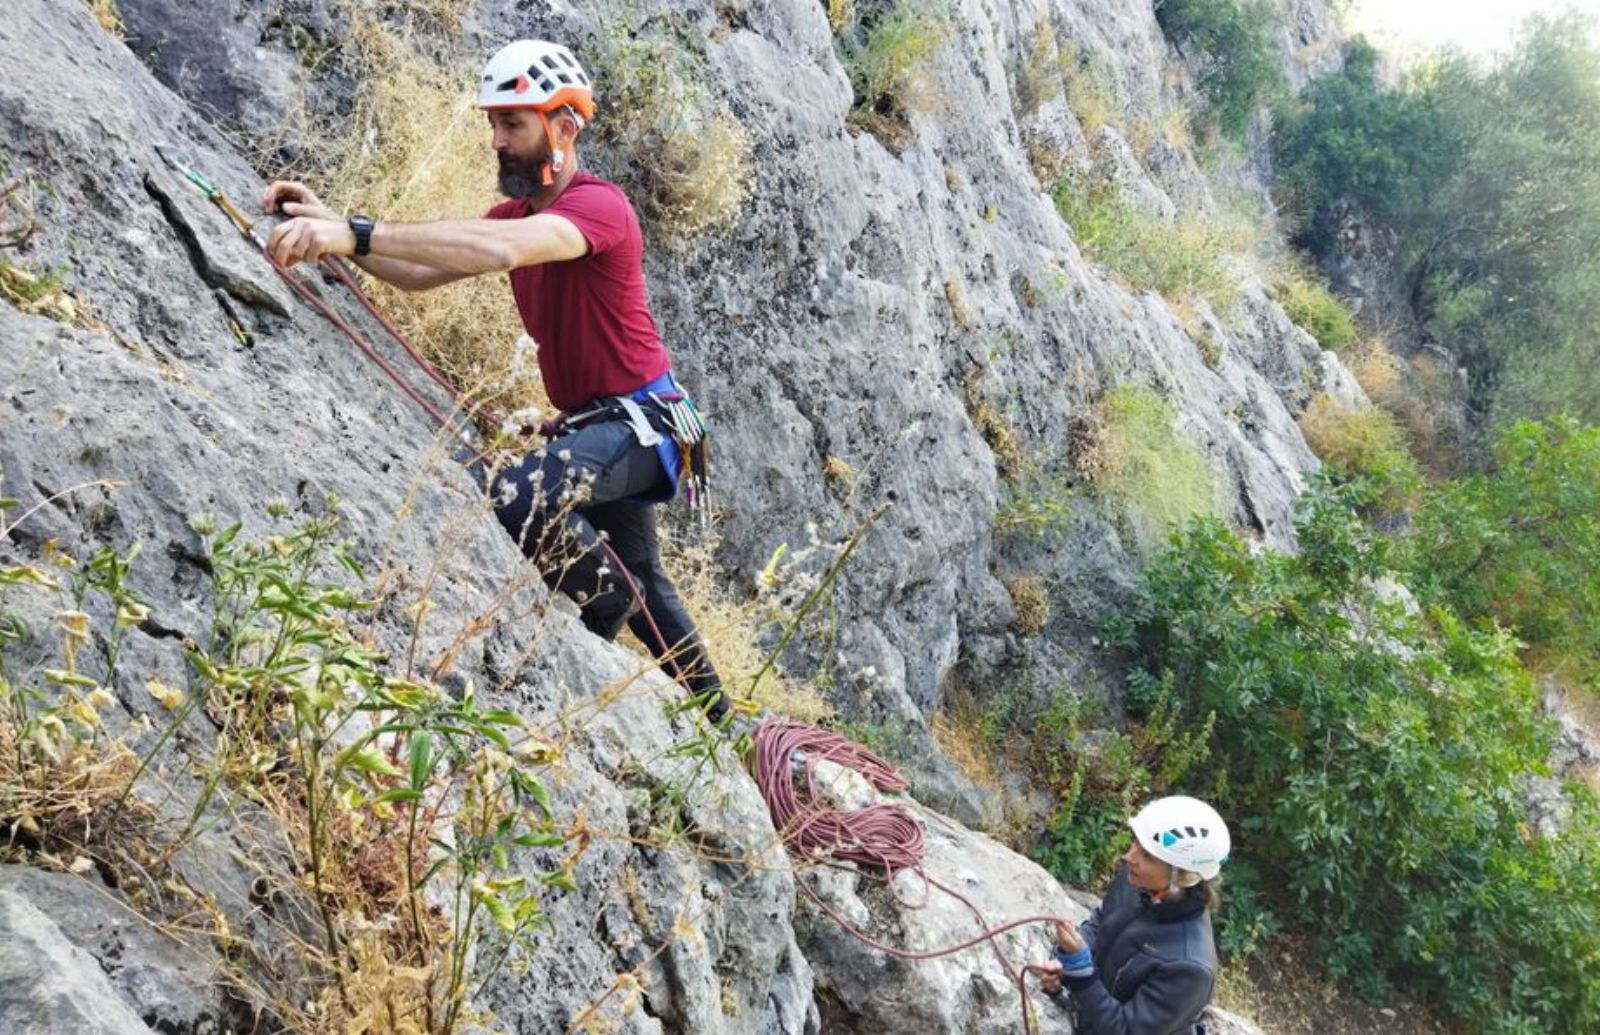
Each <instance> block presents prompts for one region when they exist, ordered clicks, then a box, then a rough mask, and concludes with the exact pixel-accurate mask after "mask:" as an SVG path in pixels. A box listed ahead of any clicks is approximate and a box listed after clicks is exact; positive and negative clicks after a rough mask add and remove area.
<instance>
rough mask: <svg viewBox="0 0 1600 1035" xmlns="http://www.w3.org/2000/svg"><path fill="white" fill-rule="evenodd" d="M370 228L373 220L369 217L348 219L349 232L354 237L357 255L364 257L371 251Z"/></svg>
mask: <svg viewBox="0 0 1600 1035" xmlns="http://www.w3.org/2000/svg"><path fill="white" fill-rule="evenodd" d="M372 227H373V219H372V217H371V216H351V217H350V230H351V232H352V233H354V234H355V235H356V254H357V255H365V254H367V253H368V252H370V251H372Z"/></svg>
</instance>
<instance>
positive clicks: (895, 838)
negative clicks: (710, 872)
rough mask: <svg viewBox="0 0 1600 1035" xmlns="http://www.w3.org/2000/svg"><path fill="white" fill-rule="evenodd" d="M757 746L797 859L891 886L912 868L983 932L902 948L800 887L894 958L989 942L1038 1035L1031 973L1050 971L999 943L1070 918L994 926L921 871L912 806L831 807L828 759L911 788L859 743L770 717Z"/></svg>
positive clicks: (761, 774)
mask: <svg viewBox="0 0 1600 1035" xmlns="http://www.w3.org/2000/svg"><path fill="white" fill-rule="evenodd" d="M754 744H755V746H754V750H753V751H752V753H751V767H752V769H753V774H752V775H753V776H754V777H755V781H756V786H758V787H759V788H760V789H761V795H762V797H764V798H765V799H766V801H767V808H768V810H769V811H770V812H771V814H772V824H773V826H774V827H776V828H777V829H778V832H779V835H780V836H781V837H782V838H783V843H784V846H785V847H786V848H787V849H788V850H789V852H790V854H791V855H793V856H795V857H796V858H798V859H801V860H804V861H807V862H819V861H822V860H826V859H829V858H837V859H846V860H849V861H851V862H853V863H855V864H856V865H857V867H858V872H860V873H861V875H862V876H865V877H869V878H872V879H877V880H882V881H884V882H885V883H888V882H891V881H893V879H894V877H895V875H896V874H898V873H900V872H902V871H905V870H913V871H915V872H916V873H917V874H918V875H919V876H920V877H922V879H923V880H924V881H925V882H926V883H927V884H928V886H930V887H935V888H938V889H939V890H940V891H943V892H944V893H945V894H947V895H949V896H951V897H952V898H954V899H956V900H957V901H958V902H960V903H962V904H963V905H965V906H966V907H967V909H969V910H970V911H971V912H972V914H973V915H974V916H975V917H977V918H978V924H979V926H980V927H981V928H982V930H981V931H980V932H979V933H978V934H977V935H975V936H973V937H972V938H969V939H967V940H966V941H964V942H961V943H959V944H956V945H948V946H945V947H943V948H939V949H929V950H925V951H914V950H908V949H901V948H897V947H896V946H893V945H888V944H886V943H884V942H881V941H878V940H877V939H875V938H873V937H872V936H871V935H869V934H867V933H866V932H865V931H863V930H861V929H860V928H858V927H856V926H855V925H854V924H852V923H851V922H850V921H849V920H847V919H846V918H845V917H844V916H842V915H841V914H840V913H839V912H838V911H837V910H836V909H834V908H833V907H832V906H830V905H828V903H827V902H825V901H823V899H822V896H820V895H819V894H817V892H816V891H815V890H813V889H812V888H811V887H810V886H809V885H808V884H807V883H806V882H805V880H804V879H800V878H798V877H797V879H796V880H795V883H796V884H797V885H798V886H799V888H800V890H801V891H802V892H803V893H804V894H805V896H806V897H807V898H809V899H810V900H811V901H812V903H814V904H815V905H816V907H817V908H818V909H820V910H821V911H822V912H823V913H824V914H825V915H827V916H828V917H829V918H830V919H832V920H833V921H834V922H835V923H837V924H838V925H839V926H840V927H842V928H844V930H845V931H846V932H847V933H849V934H850V935H851V936H852V937H854V938H855V939H857V940H858V941H860V942H861V943H862V944H864V945H866V946H868V947H870V948H873V949H876V950H878V951H879V952H882V953H885V954H887V955H889V956H893V957H894V958H896V959H901V960H908V961H915V960H931V959H938V958H940V957H942V956H950V955H953V954H955V953H958V952H962V951H964V950H966V949H971V948H974V947H976V946H979V945H983V944H985V943H989V944H990V945H991V946H992V947H993V948H994V951H995V954H996V955H997V956H998V957H999V959H1000V963H1001V966H1002V967H1004V968H1005V970H1006V972H1007V973H1008V974H1009V975H1010V976H1011V978H1012V980H1013V981H1015V982H1016V985H1017V991H1018V992H1019V993H1020V994H1021V996H1022V1030H1023V1031H1024V1032H1026V1033H1028V1035H1032V1032H1033V1030H1034V1027H1033V1014H1032V1010H1031V1009H1030V1002H1029V997H1028V986H1027V981H1026V975H1027V974H1028V973H1030V972H1031V973H1035V974H1040V973H1044V972H1045V971H1044V968H1042V967H1038V966H1035V965H1032V964H1027V965H1024V966H1022V967H1016V966H1013V965H1012V963H1011V962H1010V960H1009V959H1008V958H1007V957H1006V955H1005V952H1004V951H1003V950H1002V949H1001V947H1000V944H999V942H998V941H996V939H997V938H998V937H999V936H1000V935H1002V934H1004V933H1006V932H1007V931H1011V930H1015V929H1016V928H1019V927H1026V926H1028V925H1029V924H1038V923H1047V924H1048V923H1055V922H1056V921H1058V920H1063V919H1066V918H1064V917H1057V916H1030V917H1025V918H1023V919H1021V920H1012V921H1010V922H1008V923H1004V924H1000V925H999V926H996V927H990V926H988V921H986V920H985V919H984V916H983V913H982V911H980V910H979V909H978V907H977V906H976V905H975V904H974V903H973V902H972V900H971V899H969V898H968V897H967V896H965V895H963V894H962V893H961V892H959V891H957V890H955V889H954V888H952V887H949V886H948V885H945V884H942V883H940V882H939V881H937V880H935V879H933V878H932V877H930V876H928V874H927V872H926V871H925V870H924V869H923V866H922V858H923V855H924V853H925V851H926V848H927V845H926V841H925V840H924V838H923V835H922V827H921V825H920V824H919V823H918V822H917V821H916V819H915V818H914V817H913V816H912V815H911V812H910V810H909V809H907V808H906V807H905V806H903V805H897V804H893V803H886V802H880V803H877V804H873V805H869V806H867V807H866V808H863V809H857V810H855V811H853V812H841V811H839V810H838V809H835V808H833V807H832V806H830V805H828V804H826V802H825V800H824V799H823V798H822V796H821V795H820V794H819V793H818V789H817V767H818V765H819V764H820V763H822V762H824V761H827V762H833V763H835V764H837V765H841V766H844V767H845V768H847V769H852V770H854V771H856V772H858V773H860V774H861V775H862V776H864V777H866V778H867V780H869V781H871V783H872V785H873V786H874V787H876V788H877V789H878V790H880V791H884V792H887V793H895V792H899V791H903V790H906V789H907V788H908V787H909V786H910V784H909V783H908V782H907V781H906V779H905V777H903V776H901V775H900V773H899V772H898V771H897V770H896V769H895V768H894V767H893V766H892V765H890V764H889V763H888V762H886V761H884V760H883V759H882V758H880V757H879V756H877V755H876V754H874V753H872V752H871V751H869V750H867V749H866V748H864V747H862V746H861V745H859V744H856V743H853V742H852V741H849V740H847V739H845V738H844V737H842V736H840V735H839V734H837V733H833V732H830V731H828V730H824V729H819V728H817V727H815V726H808V725H805V724H804V723H798V722H789V721H787V720H783V719H769V720H768V721H766V722H764V723H762V724H761V726H760V727H758V728H757V729H756V732H755V737H754ZM797 758H798V759H803V760H804V770H803V772H804V793H802V791H801V789H800V787H797V783H798V782H799V781H798V780H797V777H796V774H795V766H794V762H795V761H796V759H797Z"/></svg>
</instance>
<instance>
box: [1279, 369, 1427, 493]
mask: <svg viewBox="0 0 1600 1035" xmlns="http://www.w3.org/2000/svg"><path fill="white" fill-rule="evenodd" d="M1300 430H1301V431H1302V432H1303V433H1304V434H1305V437H1306V444H1307V445H1309V446H1310V447H1311V451H1312V452H1314V453H1316V454H1317V456H1318V457H1319V458H1321V460H1322V462H1323V463H1324V464H1325V465H1326V466H1327V467H1328V468H1329V470H1331V471H1332V472H1333V473H1335V474H1336V475H1338V477H1339V478H1340V479H1342V480H1346V481H1348V480H1353V479H1362V480H1364V481H1365V482H1367V483H1368V485H1369V486H1370V487H1371V488H1372V490H1373V492H1374V494H1375V496H1376V497H1377V499H1376V502H1377V503H1379V504H1380V505H1381V506H1383V507H1385V508H1388V509H1395V508H1401V507H1406V506H1408V505H1410V504H1411V503H1413V502H1415V500H1416V496H1417V493H1418V492H1419V491H1420V490H1421V489H1422V484H1423V480H1422V469H1421V468H1420V467H1419V466H1418V465H1417V460H1416V458H1415V457H1414V456H1412V455H1411V449H1410V446H1409V445H1408V444H1407V442H1406V433H1405V431H1404V429H1402V428H1401V427H1400V424H1399V422H1398V421H1396V420H1395V419H1394V417H1393V416H1392V415H1391V414H1390V413H1389V412H1388V411H1387V410H1380V409H1377V408H1373V407H1369V408H1367V409H1359V410H1352V409H1347V408H1345V407H1343V406H1341V405H1339V404H1338V403H1336V402H1334V401H1333V399H1331V398H1329V397H1328V396H1327V395H1318V396H1317V397H1316V398H1315V399H1313V400H1311V405H1310V406H1309V407H1307V408H1306V412H1305V413H1304V414H1303V415H1302V416H1301V418H1300Z"/></svg>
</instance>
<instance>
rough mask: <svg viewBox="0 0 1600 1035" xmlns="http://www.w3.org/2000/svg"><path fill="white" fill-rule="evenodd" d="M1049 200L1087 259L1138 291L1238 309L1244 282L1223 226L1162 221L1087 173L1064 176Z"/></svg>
mask: <svg viewBox="0 0 1600 1035" xmlns="http://www.w3.org/2000/svg"><path fill="white" fill-rule="evenodd" d="M1050 196H1051V198H1052V199H1053V200H1054V201H1055V205H1056V211H1057V212H1059V213H1060V214H1061V218H1062V219H1064V220H1066V222H1067V224H1068V225H1070V226H1071V227H1072V233H1073V236H1074V237H1075V238H1076V239H1077V241H1078V246H1079V247H1080V248H1082V249H1083V251H1084V252H1085V254H1086V255H1087V256H1088V257H1089V258H1090V259H1091V260H1093V261H1094V262H1097V263H1099V264H1101V265H1103V266H1106V267H1108V268H1110V269H1111V270H1113V271H1115V272H1116V273H1118V274H1120V275H1121V276H1122V277H1123V278H1124V279H1126V280H1127V282H1128V283H1129V284H1130V285H1131V286H1132V287H1133V288H1135V289H1136V290H1139V291H1157V292H1160V294H1161V295H1162V296H1163V297H1165V298H1167V299H1168V300H1170V301H1173V302H1183V301H1188V300H1191V299H1194V298H1204V299H1205V300H1206V301H1208V302H1210V303H1211V306H1212V308H1214V309H1216V310H1218V311H1221V312H1226V311H1229V310H1231V309H1233V307H1234V306H1235V305H1236V304H1237V302H1238V298H1239V285H1238V282H1237V281H1236V280H1235V279H1234V277H1233V276H1232V274H1230V273H1229V272H1228V270H1227V268H1226V266H1225V264H1224V258H1225V256H1227V255H1228V253H1229V252H1231V251H1233V250H1234V244H1235V235H1234V233H1233V232H1232V228H1231V227H1229V226H1228V225H1227V224H1226V223H1225V222H1223V221H1221V220H1218V219H1215V218H1209V217H1206V216H1201V215H1184V216H1180V217H1178V219H1176V220H1175V221H1169V220H1166V219H1162V218H1161V217H1160V216H1156V215H1151V214H1149V213H1147V212H1145V211H1144V210H1142V209H1140V208H1138V207H1136V206H1134V205H1132V204H1129V202H1128V200H1127V198H1126V197H1125V196H1124V195H1123V192H1122V190H1121V188H1119V187H1118V186H1117V185H1116V184H1114V183H1108V182H1105V181H1103V180H1098V179H1088V178H1085V177H1081V176H1068V177H1065V178H1063V179H1061V180H1060V181H1058V182H1057V183H1056V185H1055V187H1054V188H1052V189H1051V192H1050Z"/></svg>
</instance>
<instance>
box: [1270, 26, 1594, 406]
mask: <svg viewBox="0 0 1600 1035" xmlns="http://www.w3.org/2000/svg"><path fill="white" fill-rule="evenodd" d="M1280 126H1281V128H1280V131H1279V133H1278V137H1277V142H1276V151H1277V163H1278V167H1279V169H1280V171H1281V175H1282V178H1283V185H1282V187H1281V188H1280V192H1279V193H1280V196H1281V197H1282V198H1283V200H1284V202H1285V204H1286V207H1288V208H1289V209H1290V210H1291V211H1292V212H1293V213H1294V214H1295V217H1296V219H1297V221H1298V226H1299V232H1300V237H1301V239H1302V241H1304V242H1305V243H1306V244H1307V245H1308V246H1309V247H1311V248H1312V249H1313V250H1314V251H1315V252H1317V253H1318V254H1328V253H1330V252H1331V250H1332V249H1333V247H1334V245H1335V243H1336V241H1335V234H1336V233H1337V231H1338V229H1339V224H1340V222H1341V218H1342V214H1343V212H1344V210H1345V208H1346V207H1347V206H1354V207H1355V210H1356V212H1357V213H1358V214H1361V215H1364V216H1366V217H1368V218H1370V219H1373V220H1376V221H1377V222H1378V223H1379V224H1380V226H1381V227H1383V228H1386V229H1388V230H1390V231H1392V232H1393V233H1394V234H1395V235H1396V238H1397V242H1398V246H1399V255H1398V261H1399V264H1400V266H1401V273H1402V276H1403V277H1404V280H1405V284H1406V287H1407V292H1408V297H1409V301H1410V304H1411V307H1412V309H1413V311H1414V312H1415V314H1416V316H1417V317H1418V319H1419V320H1420V321H1421V323H1422V325H1423V327H1424V330H1425V331H1426V332H1427V333H1428V334H1429V335H1430V336H1432V337H1433V338H1434V339H1435V340H1438V341H1440V342H1442V343H1443V344H1444V345H1446V346H1448V347H1449V348H1450V349H1451V350H1452V351H1453V352H1454V353H1455V354H1456V355H1457V356H1458V357H1459V358H1460V360H1461V362H1462V363H1464V364H1465V366H1466V367H1467V369H1468V372H1469V374H1470V376H1471V379H1472V389H1473V397H1474V402H1475V403H1476V405H1477V407H1478V408H1479V409H1480V410H1481V411H1483V412H1485V413H1487V414H1488V415H1489V417H1490V418H1491V420H1492V421H1494V422H1499V421H1504V420H1508V419H1516V418H1523V417H1527V418H1535V419H1537V418H1541V417H1543V416H1545V415H1546V414H1548V413H1552V412H1557V411H1563V410H1564V411H1566V412H1569V413H1571V414H1573V415H1574V416H1576V417H1578V418H1579V419H1582V420H1586V421H1591V422H1592V421H1595V420H1597V419H1600V363H1596V362H1595V360H1596V350H1597V346H1596V339H1595V337H1594V334H1593V328H1594V327H1595V326H1596V323H1597V319H1600V301H1597V300H1600V256H1597V253H1596V250H1595V248H1594V241H1595V240H1596V239H1597V237H1600V45H1597V44H1596V43H1595V42H1594V39H1593V36H1592V35H1591V33H1590V32H1589V26H1588V23H1587V22H1585V21H1583V20H1581V19H1578V18H1576V17H1575V16H1569V17H1565V18H1561V19H1555V20H1551V19H1544V18H1534V19H1531V20H1530V21H1529V22H1527V23H1526V24H1525V27H1524V31H1523V34H1522V36H1521V38H1520V39H1519V42H1518V44H1517V46H1516V48H1515V50H1514V51H1513V52H1511V53H1510V54H1509V55H1508V56H1506V57H1505V58H1503V59H1502V60H1500V61H1498V62H1497V63H1494V64H1485V63H1481V62H1478V61H1475V60H1473V59H1471V58H1469V57H1466V56H1464V55H1460V54H1455V53H1448V52H1447V53H1444V54H1442V55H1440V56H1438V57H1436V58H1435V59H1434V60H1433V61H1432V62H1431V63H1429V64H1427V65H1424V66H1423V67H1422V68H1421V69H1420V70H1419V71H1418V72H1417V73H1415V74H1414V75H1413V76H1412V77H1411V79H1410V80H1409V81H1408V82H1407V83H1405V84H1404V85H1403V86H1402V87H1400V88H1398V89H1389V88H1387V87H1385V86H1384V85H1383V84H1382V83H1380V82H1379V80H1378V77H1377V74H1376V58H1375V55H1374V53H1373V52H1372V50H1371V48H1370V47H1367V46H1366V45H1365V44H1362V43H1360V42H1357V43H1355V44H1353V45H1352V47H1351V48H1350V51H1349V54H1348V62H1347V66H1346V69H1345V71H1344V72H1343V73H1342V74H1340V75H1336V76H1330V77H1328V78H1325V79H1323V80H1320V81H1319V82H1317V83H1315V84H1313V85H1312V86H1311V87H1310V88H1308V90H1307V91H1306V93H1305V94H1304V95H1303V97H1302V98H1301V100H1300V102H1299V103H1298V104H1297V105H1295V106H1294V107H1292V108H1289V109H1286V110H1285V112H1284V113H1283V115H1282V118H1281V119H1280Z"/></svg>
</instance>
